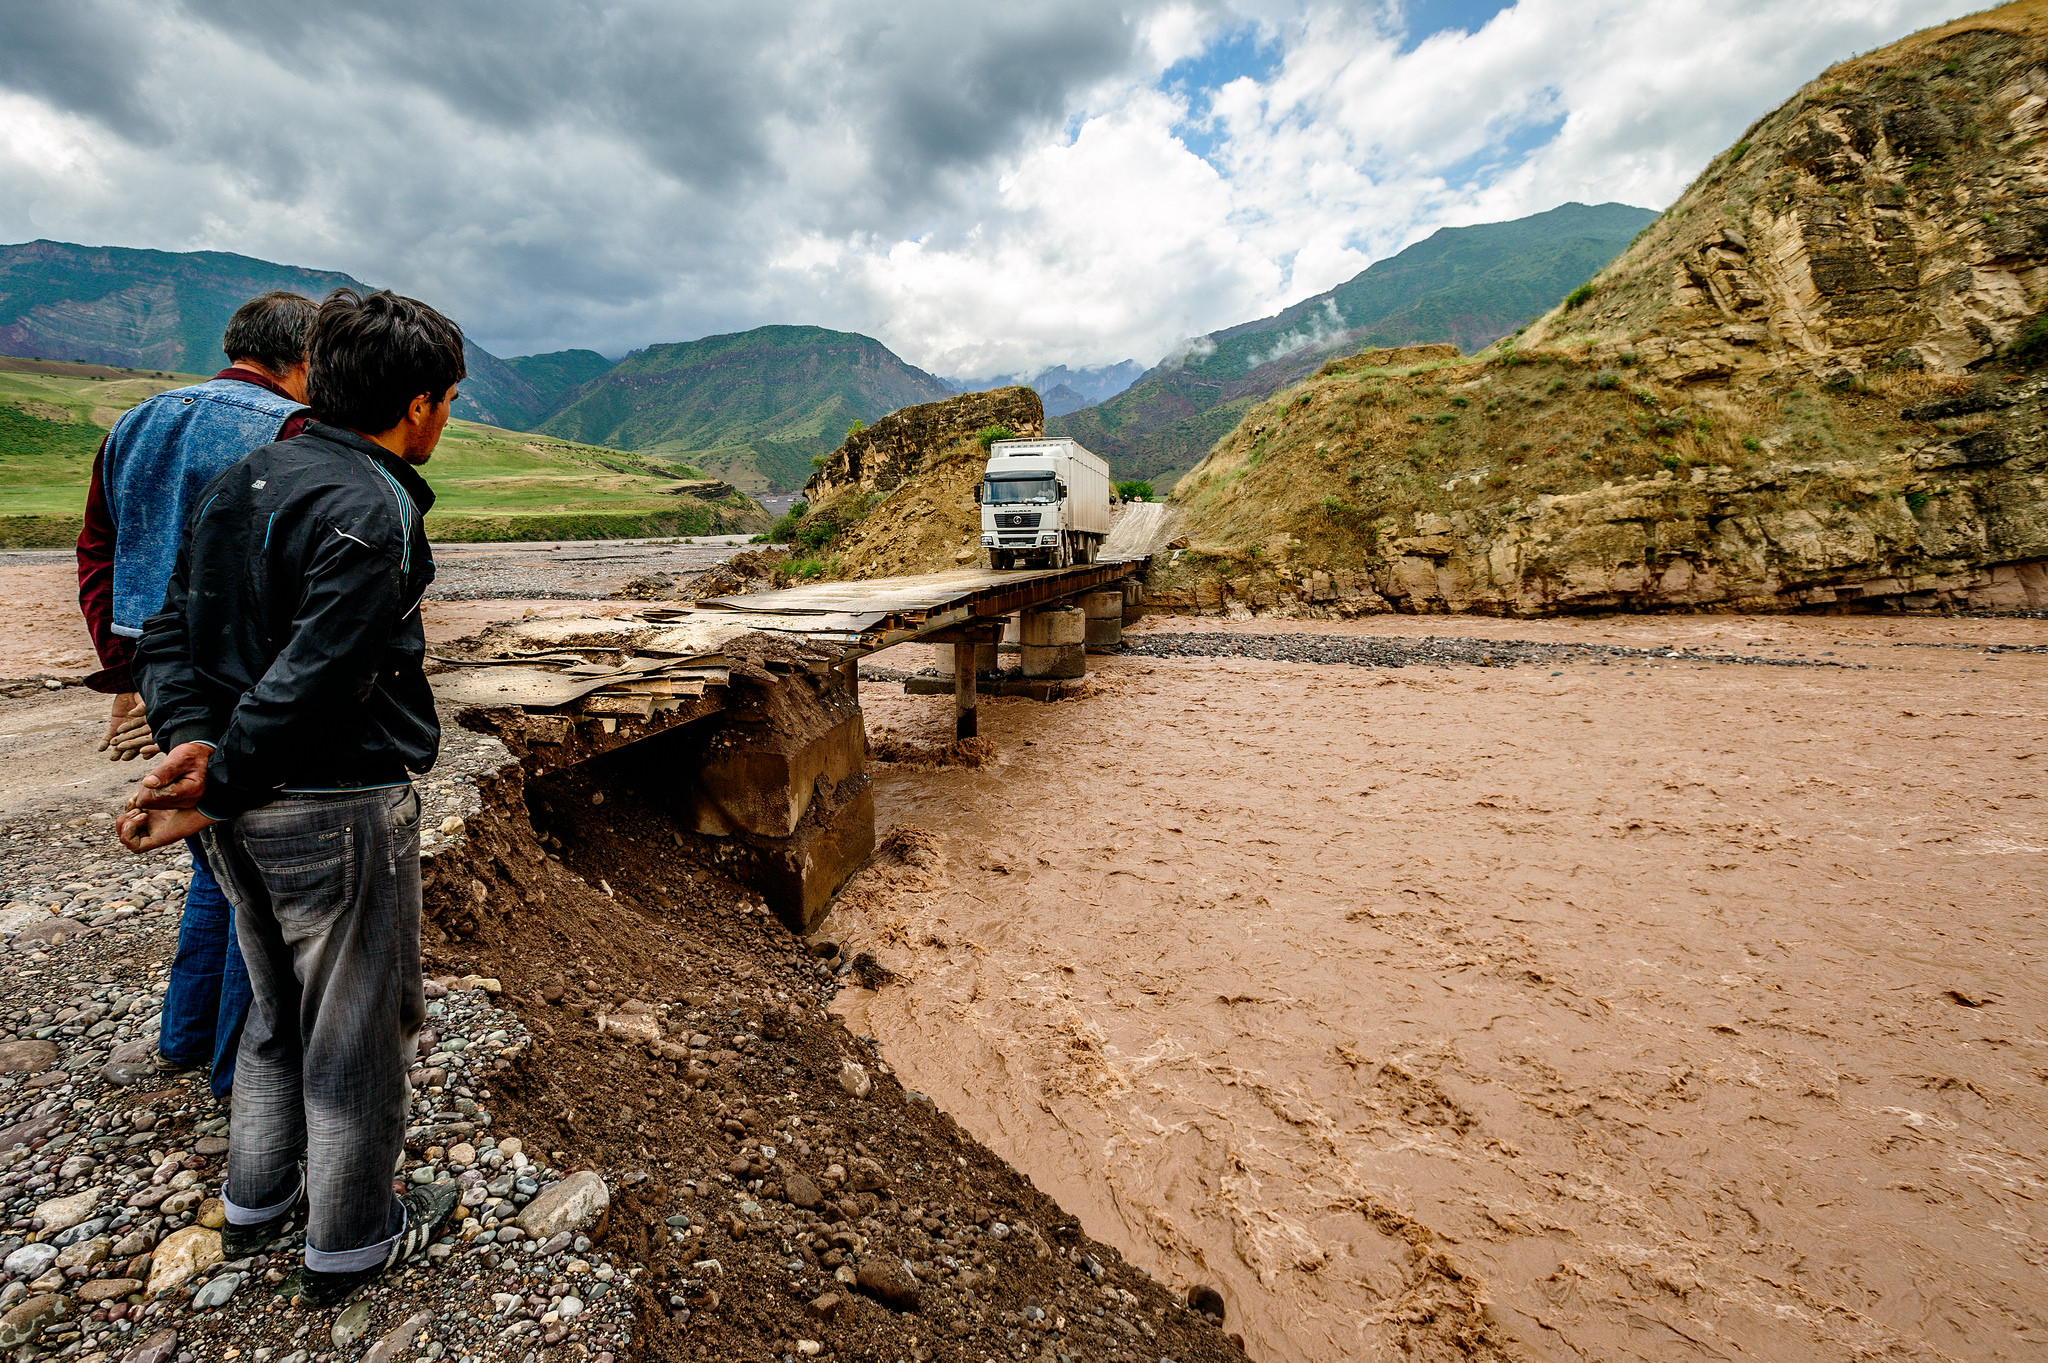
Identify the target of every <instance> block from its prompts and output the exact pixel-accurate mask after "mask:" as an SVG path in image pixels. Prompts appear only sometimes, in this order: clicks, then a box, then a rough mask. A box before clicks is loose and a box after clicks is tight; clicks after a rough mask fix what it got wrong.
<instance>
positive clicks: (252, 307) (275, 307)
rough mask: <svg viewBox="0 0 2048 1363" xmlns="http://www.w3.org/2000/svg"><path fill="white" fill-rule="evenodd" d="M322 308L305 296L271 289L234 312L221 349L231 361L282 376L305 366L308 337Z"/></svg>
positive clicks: (221, 340)
mask: <svg viewBox="0 0 2048 1363" xmlns="http://www.w3.org/2000/svg"><path fill="white" fill-rule="evenodd" d="M319 310H320V305H319V304H318V303H315V302H314V301H313V300H312V299H310V298H307V297H306V296H305V295H303V294H296V293H289V292H287V291H286V290H284V289H272V290H271V291H270V292H269V293H266V294H263V295H261V296H260V297H256V298H252V299H250V300H249V301H248V302H246V303H244V304H242V306H241V307H239V308H236V309H235V315H234V316H233V317H230V318H229V319H228V330H227V334H226V335H225V336H222V337H221V338H220V348H221V349H222V350H224V351H226V352H227V357H228V358H229V359H230V360H254V361H256V363H258V364H260V365H262V366H263V367H264V368H265V369H268V370H270V371H271V372H273V373H277V374H282V373H283V372H284V371H285V370H287V369H290V368H292V367H293V366H295V365H300V364H304V363H305V362H306V333H307V332H309V331H311V330H312V329H313V315H314V314H315V313H317V312H318V311H319Z"/></svg>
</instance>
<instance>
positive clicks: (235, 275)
mask: <svg viewBox="0 0 2048 1363" xmlns="http://www.w3.org/2000/svg"><path fill="white" fill-rule="evenodd" d="M371 287H373V286H371V285H369V284H366V283H364V282H363V281H361V280H359V279H356V278H354V277H353V276H351V275H346V274H343V273H341V272H339V271H335V270H309V269H302V268H300V267H298V266H293V265H279V264H275V263H273V262H270V261H265V260H255V259H252V258H251V257H248V256H239V255H231V254H228V253H226V252H221V251H194V252H171V251H142V250H132V249H129V248H125V247H111V246H78V245H73V244H70V243H67V242H56V241H32V242H25V243H22V244H20V245H14V246H0V354H6V355H18V356H22V357H24V358H28V359H51V360H76V361H85V362H88V363H93V364H106V365H116V366H121V367H125V368H137V369H151V370H163V371H167V372H173V373H179V372H182V373H190V374H210V373H212V372H213V371H214V370H216V369H218V368H220V367H222V366H223V365H225V364H226V363H227V357H226V356H224V355H222V354H221V353H220V337H221V333H222V332H223V331H225V330H226V329H227V323H228V318H229V317H231V316H232V315H233V314H234V311H235V309H236V308H238V307H240V306H241V305H242V303H244V302H245V301H247V300H248V299H249V298H251V297H253V296H254V295H256V294H259V293H262V292H264V291H266V290H269V289H291V290H293V291H295V292H298V293H303V294H305V295H307V296H308V297H310V298H319V297H321V296H323V295H325V294H326V293H328V292H329V291H331V290H333V289H337V288H352V289H359V290H368V289H370V288H371ZM457 320H460V319H457ZM465 355H466V358H467V360H468V363H469V377H468V378H467V379H465V380H464V381H463V384H462V397H461V399H460V400H459V401H458V402H457V404H456V415H458V416H461V417H463V418H466V419H468V420H471V421H478V422H483V423H485V424H488V425H493V426H503V427H507V428H510V429H512V430H525V431H544V432H547V433H549V434H554V435H560V436H566V437H568V438H570V439H573V440H582V441H586V442H587V443H600V444H609V445H612V446H616V447H624V448H630V449H636V450H644V451H646V452H648V453H651V454H657V455H674V456H677V457H678V458H686V459H687V461H688V462H690V463H692V464H698V465H701V466H703V467H704V468H707V469H710V470H713V471H715V472H717V473H718V474H719V475H720V476H723V477H725V478H727V479H729V480H730V481H732V482H733V483H735V484H736V485H738V486H740V487H742V488H744V489H746V490H748V491H750V492H762V491H789V490H794V489H796V488H800V487H802V486H803V484H804V480H805V479H807V478H808V477H810V474H811V459H812V458H813V457H814V456H816V455H821V454H829V453H830V452H831V451H832V450H833V449H834V448H836V447H837V446H838V445H839V443H840V441H842V440H843V439H845V437H846V429H847V427H848V426H850V425H852V424H853V423H854V422H856V421H861V422H868V421H875V420H877V419H879V418H881V417H884V416H887V415H888V414H889V413H890V412H893V411H895V410H896V409H897V408H899V407H905V406H909V405H911V404H913V403H919V402H932V401H936V400H938V399H941V398H946V397H950V396H952V393H953V390H952V389H951V388H949V387H948V386H947V385H946V384H945V383H943V382H942V381H940V380H939V379H937V378H934V377H933V376H932V375H930V374H927V373H925V372H924V371H923V370H921V369H916V368H913V367H911V366H910V365H907V364H905V363H904V362H903V361H902V360H900V359H898V358H897V357H896V356H895V355H894V354H892V353H891V352H890V350H889V348H888V347H887V346H884V345H883V344H882V343H881V342H880V341H877V340H874V339H873V338H871V337H867V336H860V335H856V334H853V333H851V332H844V331H827V330H825V329H824V328H822V327H789V326H770V327H757V328H755V329H754V330H752V331H746V332H740V333H737V334H734V335H727V336H707V337H705V338H703V339H702V340H697V341H689V342H684V343H681V344H676V345H657V346H650V347H648V348H647V349H646V350H642V351H639V352H636V353H635V354H633V355H630V356H628V357H627V358H626V359H625V360H624V361H623V362H621V363H618V364H614V363H613V362H612V361H610V360H608V359H606V358H605V357H604V356H602V355H600V354H598V353H597V352H596V351H594V350H561V351H555V352H553V353H551V354H546V355H522V356H518V357H515V358H513V359H511V360H501V359H499V358H498V357H497V356H495V355H493V354H491V353H490V352H489V351H487V350H485V349H484V348H483V347H481V346H479V345H477V344H475V343H474V342H471V343H470V344H469V345H468V346H467V348H466V351H465Z"/></svg>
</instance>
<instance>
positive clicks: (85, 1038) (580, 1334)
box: [0, 729, 639, 1363]
mask: <svg viewBox="0 0 2048 1363" xmlns="http://www.w3.org/2000/svg"><path fill="white" fill-rule="evenodd" d="M504 760H505V753H504V749H503V748H502V747H501V746H500V745H499V744H498V743H496V741H495V740H490V739H483V738H479V737H477V736H475V735H471V734H467V733H465V732H463V731H461V730H453V729H451V730H450V731H449V732H448V734H447V736H446V742H445V746H444V754H443V761H442V764H441V766H440V767H439V768H438V769H437V770H436V771H435V772H434V773H433V774H432V775H431V776H430V777H429V778H427V779H426V780H423V781H422V782H421V783H420V791H421V796H422V803H423V805H424V806H425V808H426V811H427V814H426V825H427V830H428V831H427V833H426V835H425V836H426V838H428V839H430V840H431V841H430V844H429V849H428V850H430V851H431V850H432V847H433V846H434V845H437V844H441V843H444V842H446V841H448V840H451V839H453V838H456V837H459V836H460V821H463V820H467V819H469V818H470V817H472V816H474V814H475V813H476V811H477V809H478V807H479V799H478V796H477V792H476V788H475V786H474V784H473V781H472V778H473V777H475V776H476V775H479V774H482V773H484V772H488V771H490V770H493V769H495V768H496V767H497V766H498V765H499V764H501V763H502V762H503V761H504ZM111 823H112V821H111V816H110V814H109V812H108V811H106V810H103V809H93V808H90V807H83V806H77V805H75V804H74V805H64V804H58V805H56V806H54V807H51V808H48V809H46V810H44V811H42V812H40V813H38V814H37V815H36V816H34V817H31V818H27V819H21V820H17V821H16V822H15V823H14V824H13V825H12V826H10V827H7V828H5V829H4V830H0V937H4V938H5V939H6V940H7V946H6V949H5V950H4V951H0V1056H6V1055H13V1056H16V1057H19V1058H20V1059H19V1060H18V1063H16V1064H15V1065H14V1066H13V1072H10V1073H6V1074H4V1075H0V1340H6V1341H9V1347H10V1349H12V1348H15V1347H19V1348H21V1349H22V1350H23V1352H22V1354H21V1357H24V1358H34V1357H42V1356H52V1357H66V1358H78V1359H80V1360H82V1363H94V1361H95V1360H97V1361H98V1363H128V1361H129V1360H131V1359H132V1360H134V1363H146V1361H147V1360H151V1359H157V1360H161V1363H170V1361H171V1360H182V1361H183V1363H197V1360H199V1359H214V1358H221V1357H224V1356H226V1351H227V1350H228V1349H230V1348H238V1349H240V1350H241V1355H240V1356H241V1357H242V1358H244V1359H250V1360H254V1363H313V1361H314V1360H339V1359H341V1358H343V1357H353V1356H354V1352H353V1350H351V1351H348V1352H346V1353H344V1352H341V1351H337V1348H336V1346H335V1343H334V1333H333V1329H334V1325H335V1318H336V1317H337V1316H342V1315H347V1314H349V1313H350V1312H353V1313H354V1314H353V1316H352V1317H351V1323H356V1322H360V1326H361V1331H362V1334H361V1340H362V1343H363V1344H364V1345H366V1346H368V1347H371V1348H373V1349H374V1347H375V1345H376V1344H377V1342H378V1341H380V1340H386V1339H388V1340H389V1341H390V1347H389V1348H388V1349H387V1350H386V1351H385V1353H386V1355H387V1356H390V1357H404V1358H408V1359H410V1358H424V1359H428V1360H439V1359H444V1358H445V1359H449V1360H477V1361H478V1363H481V1361H482V1360H499V1359H508V1360H522V1361H523V1360H526V1359H529V1358H533V1357H535V1356H536V1352H537V1351H538V1350H541V1349H548V1350H549V1353H548V1355H547V1356H548V1357H550V1358H553V1357H556V1356H557V1352H556V1351H555V1350H553V1349H552V1348H551V1346H554V1345H568V1346H570V1347H569V1351H568V1352H566V1353H562V1354H561V1355H560V1356H563V1357H570V1356H573V1357H576V1358H579V1359H583V1360H595V1361H596V1363H612V1360H614V1359H616V1358H618V1357H620V1356H622V1355H623V1354H624V1353H625V1352H626V1351H627V1349H628V1348H629V1346H630V1344H631V1341H632V1334H633V1309H632V1296H633V1293H632V1290H631V1289H632V1284H633V1281H634V1279H635V1277H636V1275H637V1273H638V1271H639V1270H637V1269H634V1268H629V1267H628V1266H626V1265H623V1264H620V1263H617V1262H615V1261H614V1260H613V1259H612V1258H611V1257H609V1256H608V1255H605V1254H603V1253H599V1252H596V1251H594V1249H593V1247H592V1245H591V1242H590V1241H589V1240H588V1239H587V1238H585V1237H584V1236H583V1235H582V1234H581V1233H580V1231H581V1229H584V1228H579V1229H578V1230H577V1231H572V1232H565V1233H563V1234H560V1235H556V1236H554V1237H552V1238H551V1239H550V1240H549V1241H548V1242H546V1243H545V1244H541V1245H536V1244H534V1243H533V1242H532V1241H531V1240H527V1239H524V1238H523V1237H515V1235H514V1234H513V1230H514V1221H515V1218H516V1217H517V1216H518V1215H519V1213H520V1212H521V1211H522V1210H523V1208H524V1207H525V1206H526V1204H527V1203H529V1202H530V1201H532V1199H533V1198H534V1197H535V1196H536V1195H538V1194H539V1193H541V1192H542V1190H543V1189H546V1188H547V1187H549V1186H550V1185H552V1184H553V1183H555V1182H556V1181H557V1180H559V1179H561V1178H563V1177H564V1176H565V1174H566V1173H567V1172H568V1171H565V1170H562V1169H558V1168H556V1167H554V1164H553V1161H552V1159H551V1158H550V1157H547V1156H545V1155H543V1153H542V1152H539V1151H528V1150H526V1149H525V1148H524V1146H523V1144H522V1142H520V1141H519V1140H518V1139H517V1138H516V1136H515V1134H514V1133H512V1132H509V1131H505V1130H503V1129H502V1128H501V1127H500V1126H499V1125H498V1124H496V1123H495V1122H494V1121H493V1117H492V1113H491V1110H490V1109H491V1099H492V1090H491V1087H490V1085H491V1082H492V1078H493V1076H494V1075H496V1074H497V1073H498V1072H499V1071H500V1070H503V1069H508V1068H509V1067H510V1066H511V1065H512V1064H513V1062H514V1060H515V1059H516V1058H517V1057H519V1056H520V1055H521V1054H522V1053H523V1052H524V1051H525V1050H526V1048H527V1047H528V1046H529V1044H530V1038H529V1037H528V1035H527V1033H526V1030H525V1028H524V1027H523V1026H522V1025H521V1024H520V1023H519V1022H518V1020H517V1019H516V1017H514V1015H513V1014H512V1013H511V1012H509V1011H507V1010H504V1009H501V1008H499V1007H498V1006H497V1005H496V1004H495V1002H494V1000H493V997H492V996H493V993H494V992H495V990H496V988H497V982H496V981H495V980H480V979H477V978H475V977H462V978H441V979H438V980H434V981H430V982H429V984H428V986H427V993H428V995H429V1000H428V1004H427V1011H428V1014H429V1016H428V1019H427V1026H426V1030H425V1031H424V1032H423V1033H422V1035H421V1038H420V1052H419V1054H420V1060H419V1062H418V1064H417V1067H416V1068H415V1069H414V1071H413V1082H414V1092H415V1099H414V1105H413V1111H412V1114H411V1118H410V1124H409V1125H408V1128H407V1131H406V1154H405V1160H404V1162H403V1164H402V1166H401V1168H400V1170H399V1175H398V1176H399V1177H400V1178H401V1179H404V1180H406V1181H408V1182H410V1183H415V1184H419V1183H432V1182H436V1181H441V1180H453V1181H455V1182H457V1183H459V1184H461V1185H462V1186H463V1188H464V1190H465V1191H464V1198H463V1201H464V1203H465V1204H466V1205H465V1206H464V1209H463V1211H462V1212H461V1213H460V1215H459V1219H458V1222H457V1223H451V1230H450V1232H449V1233H448V1234H446V1235H444V1236H443V1237H442V1238H441V1239H440V1240H439V1241H438V1242H437V1243H435V1244H434V1245H433V1246H431V1247H430V1249H429V1251H428V1258H427V1259H426V1260H425V1261H422V1262H419V1263H416V1264H413V1265H411V1266H409V1267H407V1268H405V1269H403V1270H402V1271H400V1272H397V1273H395V1274H392V1275H389V1276H387V1277H386V1278H384V1279H382V1280H380V1281H379V1282H378V1283H377V1284H376V1285H375V1286H373V1287H371V1288H369V1289H366V1290H365V1291H364V1292H362V1293H360V1294H359V1295H358V1296H357V1297H356V1298H355V1300H354V1301H353V1302H351V1303H350V1304H349V1305H348V1307H347V1308H346V1309H345V1310H344V1311H330V1312H321V1313H309V1312H305V1311H300V1310H296V1309H294V1308H292V1307H291V1306H290V1305H289V1304H288V1303H287V1302H286V1301H285V1300H284V1299H282V1298H280V1297H279V1296H278V1295H277V1291H276V1289H277V1287H278V1286H279V1285H280V1284H281V1283H283V1282H284V1281H285V1280H286V1279H287V1277H288V1275H289V1274H290V1273H291V1271H292V1270H293V1269H294V1268H295V1267H296V1265H297V1260H298V1250H299V1242H298V1241H297V1239H296V1238H294V1239H293V1240H290V1241H286V1242H283V1243H281V1244H280V1245H279V1246H277V1247H276V1248H275V1249H273V1250H272V1251H271V1252H269V1253H265V1254H260V1255H255V1256H253V1257H251V1258H248V1259H243V1260H237V1261H234V1262H228V1263H222V1262H219V1261H218V1238H217V1236H216V1235H214V1232H215V1231H216V1230H217V1228H218V1227H219V1225H220V1222H221V1207H220V1203H219V1201H218V1198H219V1195H220V1180H221V1176H222V1172H223V1165H224V1162H225V1152H226V1148H227V1142H226V1135H227V1130H228V1113H227V1109H226V1108H225V1107H224V1106H222V1105H220V1104H217V1103H215V1102H214V1100H213V1098H212V1095H211V1094H210V1092H209V1091H208V1089H207V1086H206V1082H205V1079H204V1076H203V1075H199V1074H186V1075H180V1076H174V1077H168V1078H166V1077H163V1076H159V1075H157V1074H156V1073H155V1072H154V1070H153V1068H152V1067H151V1066H150V1064H149V1061H148V1057H149V1055H150V1053H151V1051H152V1050H153V1048H154V1045H155V1036H156V1030H157V1021H158V1016H157V1015H158V1011H159V1008H160V1005H161V1001H162V997H163V989H164V984H165V980H166V978H167V969H168V963H169V960H170V957H171V954H172V951H173V949H174V948H175V945H176V941H177V930H178V919H179V915H180V913H181V911H182V909H183V905H184V896H185V891H186V888H187V885H188V883H189V881H190V878H191V859H190V857H189V856H188V855H187V854H186V853H185V852H184V850H183V849H182V848H180V849H178V850H177V851H175V852H169V853H159V854H157V855H154V856H151V857H147V858H136V857H131V856H129V855H128V854H127V853H125V852H123V851H122V850H121V849H120V848H119V846H118V845H117V844H116V843H115V842H114V840H113V834H112V827H111ZM444 826H445V827H446V828H447V829H448V831H446V832H444V831H443V828H444ZM59 921H65V922H71V923H76V924H78V925H79V926H78V928H77V929H75V930H72V931H68V932H65V933H62V934H60V935H58V936H57V937H56V938H55V939H51V936H50V932H49V925H51V924H53V923H56V922H59ZM39 929H40V930H41V931H40V933H39V931H38V930H39ZM39 1041H40V1042H46V1043H52V1044H54V1046H55V1048H56V1052H57V1053H56V1056H55V1058H54V1060H52V1059H51V1058H50V1057H49V1055H48V1047H47V1046H35V1045H33V1044H31V1045H29V1046H25V1047H24V1046H20V1045H13V1046H12V1049H11V1050H9V1049H8V1048H9V1047H10V1045H11V1044H12V1043H22V1042H28V1043H34V1042H39ZM195 1227H196V1228H198V1229H197V1230H194V1229H192V1228H195ZM180 1231H184V1232H186V1233H185V1235H184V1236H183V1238H182V1239H181V1241H180V1242H179V1244H178V1245H175V1246H173V1245H167V1244H166V1243H165V1242H166V1240H167V1239H168V1238H169V1237H171V1236H172V1235H173V1234H174V1233H177V1232H180ZM195 1248H196V1250H197V1251H198V1252H197V1253H196V1254H195V1255H194V1256H193V1258H192V1260H191V1262H196V1263H200V1264H203V1265H205V1266H204V1267H202V1268H200V1269H199V1271H197V1272H196V1273H193V1274H192V1275H191V1276H189V1277H186V1278H184V1279H183V1280H182V1281H180V1282H177V1283H169V1282H166V1281H164V1280H163V1275H162V1274H160V1273H159V1272H158V1270H159V1269H160V1268H161V1267H164V1266H165V1264H167V1263H169V1262H170V1261H171V1260H173V1259H174V1258H177V1257H180V1256H181V1254H182V1252H183V1251H185V1250H188V1249H195ZM160 1251H161V1253H160ZM160 1259H161V1260H164V1261H165V1262H164V1263H161V1264H160V1263H159V1262H158V1261H159V1260H160ZM152 1279H155V1280H156V1281H152ZM152 1288H154V1289H156V1290H154V1291H152V1290H151V1289H152ZM408 1326H410V1327H411V1328H412V1329H413V1330H414V1331H416V1332H417V1333H416V1335H407V1334H406V1329H407V1327H408ZM17 1337H18V1338H17Z"/></svg>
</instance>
